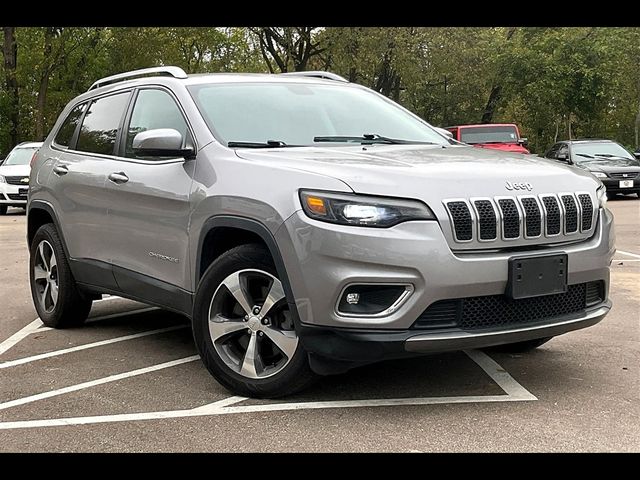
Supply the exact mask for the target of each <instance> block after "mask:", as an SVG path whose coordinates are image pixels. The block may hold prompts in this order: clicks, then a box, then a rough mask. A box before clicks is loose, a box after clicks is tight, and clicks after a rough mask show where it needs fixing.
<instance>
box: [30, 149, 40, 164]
mask: <svg viewBox="0 0 640 480" xmlns="http://www.w3.org/2000/svg"><path fill="white" fill-rule="evenodd" d="M36 155H38V150H36V151H35V152H33V155H32V156H31V160H30V161H29V166H30V167H31V168H33V162H34V160H35V159H36Z"/></svg>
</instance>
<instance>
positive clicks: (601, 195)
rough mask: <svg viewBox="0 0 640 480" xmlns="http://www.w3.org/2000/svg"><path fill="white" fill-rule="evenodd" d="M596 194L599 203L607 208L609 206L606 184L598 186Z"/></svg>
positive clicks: (601, 206)
mask: <svg viewBox="0 0 640 480" xmlns="http://www.w3.org/2000/svg"><path fill="white" fill-rule="evenodd" d="M596 196H597V197H598V205H599V206H600V208H605V207H606V206H607V189H606V188H605V187H604V185H601V186H600V187H598V190H596Z"/></svg>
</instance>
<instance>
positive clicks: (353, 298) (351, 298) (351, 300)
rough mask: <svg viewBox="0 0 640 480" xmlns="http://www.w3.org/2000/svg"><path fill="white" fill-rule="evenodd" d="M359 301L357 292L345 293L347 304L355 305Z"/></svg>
mask: <svg viewBox="0 0 640 480" xmlns="http://www.w3.org/2000/svg"><path fill="white" fill-rule="evenodd" d="M359 301H360V294H359V293H347V303H348V304H349V305H356V304H357V303H358V302H359Z"/></svg>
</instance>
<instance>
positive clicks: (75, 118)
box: [54, 103, 87, 147]
mask: <svg viewBox="0 0 640 480" xmlns="http://www.w3.org/2000/svg"><path fill="white" fill-rule="evenodd" d="M86 106H87V104H86V103H83V104H82V105H78V106H77V107H76V108H74V109H73V110H71V113H69V115H68V116H67V118H65V120H64V122H62V126H61V127H60V130H58V134H57V135H56V138H55V140H54V142H55V143H56V145H60V146H61V147H68V146H69V144H70V143H71V139H72V138H73V134H74V133H75V131H76V127H77V126H78V122H79V121H80V117H82V112H84V109H85V107H86Z"/></svg>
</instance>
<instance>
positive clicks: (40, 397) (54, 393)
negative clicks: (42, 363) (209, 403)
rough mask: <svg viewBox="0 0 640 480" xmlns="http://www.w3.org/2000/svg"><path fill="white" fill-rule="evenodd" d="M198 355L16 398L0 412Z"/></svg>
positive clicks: (176, 363)
mask: <svg viewBox="0 0 640 480" xmlns="http://www.w3.org/2000/svg"><path fill="white" fill-rule="evenodd" d="M199 358H200V357H199V356H198V355H191V356H189V357H185V358H180V359H178V360H172V361H170V362H165V363H161V364H159V365H152V366H150V367H145V368H139V369H137V370H131V371H129V372H123V373H118V374H116V375H109V376H108V377H104V378H99V379H97V380H91V381H90V382H84V383H79V384H77V385H71V386H69V387H64V388H59V389H57V390H51V391H49V392H43V393H38V394H36V395H30V396H28V397H23V398H17V399H15V400H10V401H8V402H4V403H0V410H6V409H7V408H11V407H16V406H18V405H24V404H25V403H31V402H37V401H38V400H44V399H45V398H51V397H57V396H58V395H63V394H65V393H71V392H77V391H78V390H84V389H85V388H90V387H95V386H96V385H103V384H105V383H110V382H117V381H118V380H123V379H125V378H129V377H135V376H137V375H144V374H145V373H150V372H155V371H157V370H162V369H164V368H170V367H175V366H176V365H182V364H183V363H188V362H193V361H195V360H198V359H199Z"/></svg>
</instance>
